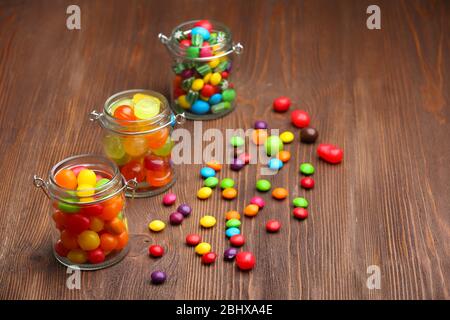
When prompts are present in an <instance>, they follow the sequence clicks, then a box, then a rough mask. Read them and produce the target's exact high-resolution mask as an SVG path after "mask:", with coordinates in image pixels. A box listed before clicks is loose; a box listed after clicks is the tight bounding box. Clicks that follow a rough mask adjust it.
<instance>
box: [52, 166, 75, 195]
mask: <svg viewBox="0 0 450 320" xmlns="http://www.w3.org/2000/svg"><path fill="white" fill-rule="evenodd" d="M55 180H56V183H57V184H58V186H60V187H63V188H66V189H71V190H75V189H76V188H77V185H78V182H77V177H76V176H75V173H73V171H72V170H69V169H63V170H61V171H59V172H58V173H57V174H56V176H55Z"/></svg>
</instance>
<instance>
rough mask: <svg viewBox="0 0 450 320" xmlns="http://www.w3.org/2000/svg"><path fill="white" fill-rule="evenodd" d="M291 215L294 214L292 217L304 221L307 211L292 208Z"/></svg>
mask: <svg viewBox="0 0 450 320" xmlns="http://www.w3.org/2000/svg"><path fill="white" fill-rule="evenodd" d="M292 213H293V214H294V217H296V218H297V219H300V220H303V219H306V218H307V217H308V210H306V209H305V208H301V207H298V208H294V210H293V211H292Z"/></svg>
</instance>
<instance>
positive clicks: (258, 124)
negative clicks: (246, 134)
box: [253, 120, 269, 129]
mask: <svg viewBox="0 0 450 320" xmlns="http://www.w3.org/2000/svg"><path fill="white" fill-rule="evenodd" d="M268 127H269V126H268V125H267V122H265V121H263V120H258V121H255V124H254V125H253V128H254V129H267V128H268Z"/></svg>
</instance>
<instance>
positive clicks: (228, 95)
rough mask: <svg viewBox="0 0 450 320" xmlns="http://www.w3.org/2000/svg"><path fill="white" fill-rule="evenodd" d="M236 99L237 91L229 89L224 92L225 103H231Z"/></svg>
mask: <svg viewBox="0 0 450 320" xmlns="http://www.w3.org/2000/svg"><path fill="white" fill-rule="evenodd" d="M235 98H236V91H235V90H234V89H227V90H224V91H223V92H222V99H223V101H228V102H231V101H233V100H234V99H235Z"/></svg>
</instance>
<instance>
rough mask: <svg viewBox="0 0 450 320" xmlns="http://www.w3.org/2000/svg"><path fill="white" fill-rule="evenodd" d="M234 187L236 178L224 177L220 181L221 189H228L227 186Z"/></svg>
mask: <svg viewBox="0 0 450 320" xmlns="http://www.w3.org/2000/svg"><path fill="white" fill-rule="evenodd" d="M233 187H234V180H233V179H231V178H225V179H222V181H221V182H220V188H221V189H227V188H233Z"/></svg>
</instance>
